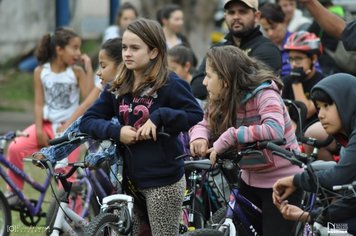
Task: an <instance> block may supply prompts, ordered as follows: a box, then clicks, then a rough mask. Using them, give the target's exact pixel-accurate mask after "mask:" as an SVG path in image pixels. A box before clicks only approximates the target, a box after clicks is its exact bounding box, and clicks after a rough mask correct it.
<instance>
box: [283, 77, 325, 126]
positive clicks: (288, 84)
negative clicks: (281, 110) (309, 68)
mask: <svg viewBox="0 0 356 236" xmlns="http://www.w3.org/2000/svg"><path fill="white" fill-rule="evenodd" d="M323 78H324V76H323V74H321V73H320V72H318V71H316V72H315V74H314V75H313V77H311V78H310V79H306V80H303V81H302V85H303V89H304V94H305V96H306V97H307V98H308V99H310V91H311V89H312V88H313V86H314V85H315V84H317V83H318V82H319V81H320V80H322V79H323ZM282 80H283V83H284V87H283V92H282V98H285V99H290V100H294V99H295V98H294V93H293V89H292V83H293V80H292V79H291V78H290V77H289V76H286V77H284V78H282ZM290 115H291V118H292V119H293V120H296V117H295V114H290ZM317 119H318V115H317V113H315V114H314V115H313V116H311V117H309V118H308V119H306V121H305V126H308V125H309V124H311V123H312V122H313V121H315V120H317Z"/></svg>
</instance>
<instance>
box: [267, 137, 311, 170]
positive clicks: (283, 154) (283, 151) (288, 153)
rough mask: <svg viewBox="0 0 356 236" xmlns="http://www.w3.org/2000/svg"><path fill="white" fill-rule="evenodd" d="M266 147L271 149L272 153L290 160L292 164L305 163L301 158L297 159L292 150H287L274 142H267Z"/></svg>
mask: <svg viewBox="0 0 356 236" xmlns="http://www.w3.org/2000/svg"><path fill="white" fill-rule="evenodd" d="M266 149H268V150H271V151H272V154H275V155H278V156H280V157H282V158H284V159H287V160H288V161H290V162H291V163H292V164H295V165H297V166H299V167H302V168H303V167H304V166H305V164H304V162H303V161H301V160H298V159H297V158H296V157H295V156H296V153H295V152H293V151H288V150H286V149H284V148H282V147H280V146H278V145H276V144H274V143H271V142H269V143H267V145H266ZM299 156H302V155H298V157H299Z"/></svg>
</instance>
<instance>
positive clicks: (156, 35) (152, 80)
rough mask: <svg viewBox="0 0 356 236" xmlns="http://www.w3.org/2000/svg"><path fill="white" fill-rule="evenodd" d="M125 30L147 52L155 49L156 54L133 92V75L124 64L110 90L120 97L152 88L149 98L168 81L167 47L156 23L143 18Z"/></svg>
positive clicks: (161, 31)
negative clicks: (138, 40) (135, 38)
mask: <svg viewBox="0 0 356 236" xmlns="http://www.w3.org/2000/svg"><path fill="white" fill-rule="evenodd" d="M126 30H128V31H130V32H132V33H134V34H136V35H137V36H138V37H139V38H140V39H142V41H143V42H144V43H145V44H146V45H147V46H148V48H149V50H153V49H156V50H157V51H158V54H157V56H156V57H155V58H154V59H152V60H151V61H150V62H149V64H148V65H147V68H146V71H145V73H144V79H143V82H141V83H140V84H139V85H138V86H137V89H135V91H133V84H134V73H133V71H132V70H130V69H127V67H126V66H125V64H124V63H121V64H120V66H119V69H118V74H117V77H116V79H115V80H114V82H113V83H112V87H111V90H112V91H114V90H115V91H116V93H117V94H118V95H120V96H122V95H124V94H127V93H131V92H132V93H133V95H134V96H136V95H139V94H140V93H141V92H142V91H143V90H144V89H145V88H147V86H150V87H151V88H152V89H151V90H150V92H149V94H148V96H150V95H152V94H154V93H155V92H156V91H157V90H158V89H159V88H161V87H162V86H163V85H164V84H165V83H166V81H167V79H168V69H167V68H168V60H167V45H166V39H165V37H164V33H163V30H162V28H161V26H160V25H159V24H158V23H157V22H156V21H153V20H148V19H143V18H142V19H137V20H135V21H133V22H131V23H130V24H129V26H128V27H127V29H126Z"/></svg>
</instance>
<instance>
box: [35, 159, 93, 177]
mask: <svg viewBox="0 0 356 236" xmlns="http://www.w3.org/2000/svg"><path fill="white" fill-rule="evenodd" d="M32 163H33V164H34V165H36V166H42V167H44V168H46V169H49V171H50V173H51V175H53V176H56V178H59V179H68V178H69V177H71V176H72V175H73V174H74V172H75V171H76V170H77V169H78V168H79V167H80V168H86V165H85V163H84V162H72V163H68V166H71V168H70V170H69V171H68V173H66V174H63V173H57V172H55V171H54V168H53V165H52V163H51V162H50V161H49V160H46V159H43V160H39V159H32Z"/></svg>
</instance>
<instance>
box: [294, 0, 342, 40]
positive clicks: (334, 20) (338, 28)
mask: <svg viewBox="0 0 356 236" xmlns="http://www.w3.org/2000/svg"><path fill="white" fill-rule="evenodd" d="M299 2H300V3H302V4H303V5H304V6H305V8H306V9H307V10H308V11H309V13H310V15H311V16H313V17H314V19H315V20H316V22H318V24H319V25H320V27H321V28H322V29H323V30H325V31H326V32H327V33H328V34H329V35H331V36H333V37H335V38H337V39H340V38H341V33H342V31H343V30H344V29H345V25H346V23H345V21H344V20H343V19H341V18H340V17H338V16H337V15H335V14H333V13H331V12H330V11H329V10H328V9H326V8H325V7H324V6H323V5H321V4H320V2H319V1H318V0H299Z"/></svg>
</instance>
